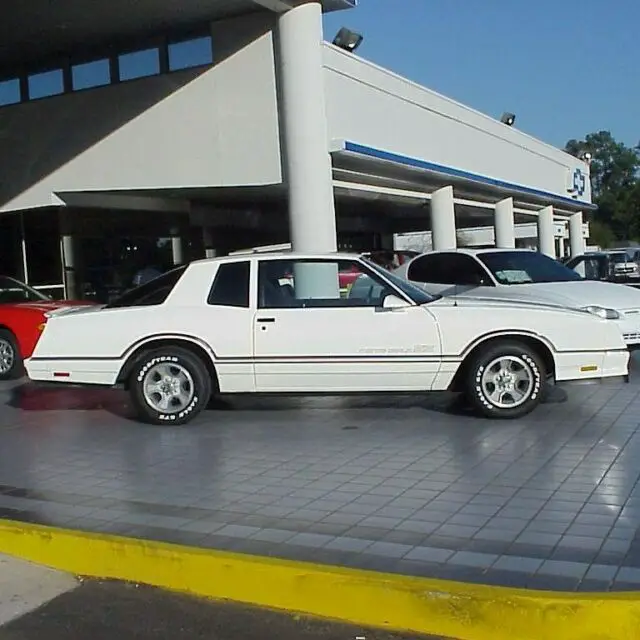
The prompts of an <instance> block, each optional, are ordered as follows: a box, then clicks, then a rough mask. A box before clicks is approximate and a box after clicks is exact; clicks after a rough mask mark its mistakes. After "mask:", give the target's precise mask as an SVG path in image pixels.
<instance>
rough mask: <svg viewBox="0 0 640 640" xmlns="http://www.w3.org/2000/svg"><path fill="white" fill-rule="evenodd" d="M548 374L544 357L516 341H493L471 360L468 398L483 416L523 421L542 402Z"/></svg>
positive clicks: (467, 386) (468, 377)
mask: <svg viewBox="0 0 640 640" xmlns="http://www.w3.org/2000/svg"><path fill="white" fill-rule="evenodd" d="M546 379H547V372H546V371H545V366H544V362H543V361H542V358H541V357H540V356H539V355H538V354H537V353H536V352H535V351H534V350H533V349H531V348H530V347H528V346H527V345H525V344H522V343H520V342H517V341H507V340H505V341H500V342H494V343H492V344H491V345H488V346H487V347H486V348H484V349H482V350H481V351H480V352H479V353H477V354H475V355H474V356H473V357H472V360H471V362H470V363H469V366H468V368H467V377H466V381H465V388H466V394H465V395H466V397H467V399H468V400H469V402H470V403H471V404H472V405H473V407H474V409H475V410H476V411H477V412H478V413H480V414H481V415H483V416H485V417H487V418H493V419H514V418H520V417H522V416H525V415H527V414H528V413H530V412H531V411H533V410H534V409H535V408H536V407H537V406H538V405H539V404H540V402H541V401H542V398H543V394H544V389H545V385H546Z"/></svg>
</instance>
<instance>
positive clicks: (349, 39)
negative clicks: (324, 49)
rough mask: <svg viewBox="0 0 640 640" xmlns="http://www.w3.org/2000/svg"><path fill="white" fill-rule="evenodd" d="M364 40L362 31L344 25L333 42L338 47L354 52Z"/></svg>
mask: <svg viewBox="0 0 640 640" xmlns="http://www.w3.org/2000/svg"><path fill="white" fill-rule="evenodd" d="M363 40H364V36H363V35H362V34H361V33H356V32H355V31H351V29H347V28H346V27H342V29H340V31H338V33H337V34H336V37H335V38H334V39H333V44H334V45H335V46H336V47H340V49H344V50H345V51H348V52H349V53H353V52H354V51H355V50H356V49H357V48H358V47H359V46H360V45H361V44H362V41H363Z"/></svg>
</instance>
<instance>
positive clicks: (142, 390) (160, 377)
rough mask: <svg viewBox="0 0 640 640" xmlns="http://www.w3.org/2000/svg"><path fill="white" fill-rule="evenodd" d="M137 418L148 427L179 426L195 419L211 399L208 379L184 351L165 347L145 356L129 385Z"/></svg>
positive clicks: (203, 368) (193, 357) (201, 365)
mask: <svg viewBox="0 0 640 640" xmlns="http://www.w3.org/2000/svg"><path fill="white" fill-rule="evenodd" d="M129 390H130V393H131V399H132V401H133V404H134V406H135V408H136V411H137V413H138V416H139V417H140V418H142V419H143V420H144V421H145V422H150V423H152V424H166V425H174V426H179V425H183V424H186V423H187V422H190V421H191V420H193V418H195V417H196V416H197V415H198V414H199V413H200V412H201V411H202V410H203V409H204V408H205V407H206V406H207V403H208V402H209V398H210V397H211V376H210V374H209V371H208V370H207V367H206V365H205V364H204V362H202V360H201V359H200V358H199V357H198V356H197V355H195V354H194V353H192V352H191V351H188V350H187V349H182V348H180V347H174V346H167V347H161V348H159V349H154V350H153V351H150V352H148V353H147V354H145V355H144V356H143V357H142V358H141V359H140V360H138V362H137V363H136V364H135V366H134V367H133V371H132V372H131V378H130V383H129Z"/></svg>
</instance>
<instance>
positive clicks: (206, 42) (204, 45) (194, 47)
mask: <svg viewBox="0 0 640 640" xmlns="http://www.w3.org/2000/svg"><path fill="white" fill-rule="evenodd" d="M212 62H213V48H212V45H211V36H203V37H201V38H194V39H193V40H183V41H181V42H173V43H171V44H170V45H169V70H170V71H178V70H179V69H188V68H189V67H197V66H200V65H205V64H211V63H212Z"/></svg>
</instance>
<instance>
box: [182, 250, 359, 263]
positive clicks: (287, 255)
mask: <svg viewBox="0 0 640 640" xmlns="http://www.w3.org/2000/svg"><path fill="white" fill-rule="evenodd" d="M361 257H362V255H361V254H359V253H343V252H340V251H336V252H331V253H300V252H294V251H277V252H273V253H261V252H255V253H236V254H234V255H230V256H219V257H216V258H202V259H200V260H194V261H193V262H192V263H191V264H206V263H217V262H243V261H245V260H282V259H285V260H314V259H317V260H331V259H333V260H359V259H360V258H361Z"/></svg>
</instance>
